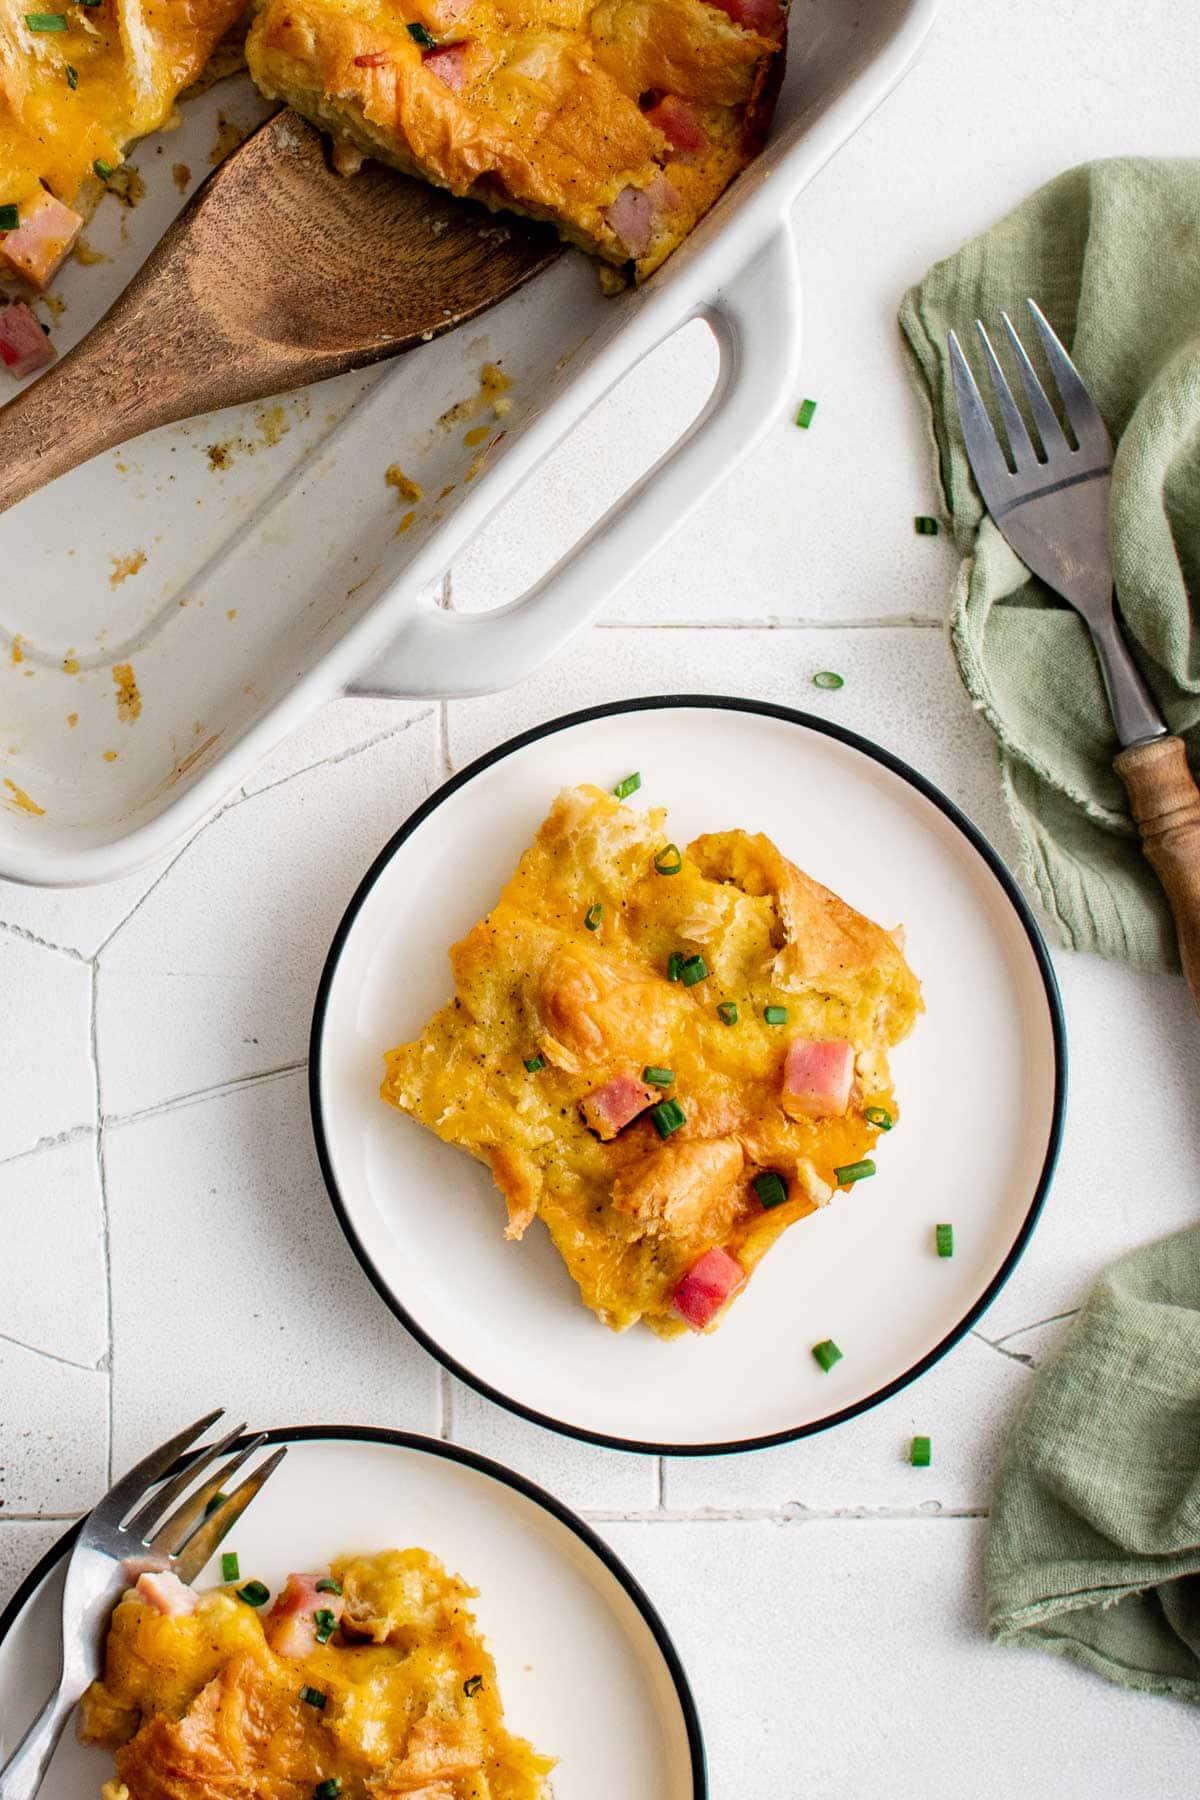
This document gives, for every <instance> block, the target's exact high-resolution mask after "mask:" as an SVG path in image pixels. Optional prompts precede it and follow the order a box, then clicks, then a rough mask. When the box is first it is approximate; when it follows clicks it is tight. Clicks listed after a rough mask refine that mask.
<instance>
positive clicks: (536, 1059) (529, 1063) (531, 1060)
mask: <svg viewBox="0 0 1200 1800" xmlns="http://www.w3.org/2000/svg"><path fill="white" fill-rule="evenodd" d="M545 1066H546V1059H545V1057H544V1056H528V1057H526V1059H525V1067H526V1068H527V1069H528V1071H529V1073H530V1074H531V1075H540V1074H541V1072H542V1070H543V1069H544V1068H545ZM341 1591H342V1590H341V1588H339V1589H338V1593H339V1594H340V1593H341Z"/></svg>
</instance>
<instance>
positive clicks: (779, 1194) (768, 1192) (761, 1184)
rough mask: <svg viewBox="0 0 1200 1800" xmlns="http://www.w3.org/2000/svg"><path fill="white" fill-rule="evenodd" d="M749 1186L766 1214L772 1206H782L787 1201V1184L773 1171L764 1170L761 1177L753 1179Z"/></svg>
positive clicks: (757, 1176)
mask: <svg viewBox="0 0 1200 1800" xmlns="http://www.w3.org/2000/svg"><path fill="white" fill-rule="evenodd" d="M750 1186H751V1187H752V1188H753V1189H754V1191H755V1193H756V1194H757V1195H758V1197H759V1199H760V1200H761V1201H762V1203H763V1205H764V1206H765V1207H766V1209H767V1211H768V1212H770V1210H771V1208H772V1207H773V1206H782V1205H783V1203H784V1201H785V1200H786V1199H787V1182H786V1181H785V1180H784V1179H783V1176H782V1175H777V1174H776V1173H775V1170H774V1169H764V1171H763V1173H762V1174H761V1175H756V1176H755V1177H754V1180H753V1181H752V1182H751V1183H750Z"/></svg>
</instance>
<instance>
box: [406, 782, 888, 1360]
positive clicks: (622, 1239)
mask: <svg viewBox="0 0 1200 1800" xmlns="http://www.w3.org/2000/svg"><path fill="white" fill-rule="evenodd" d="M636 782H637V778H636V777H630V778H629V779H628V780H627V781H626V782H623V783H622V784H621V786H620V787H619V788H618V789H617V795H618V796H620V795H622V794H623V793H625V792H628V791H629V790H630V788H631V785H636ZM665 818H666V815H665V813H664V811H662V810H661V809H659V810H654V811H651V812H647V813H641V812H637V811H635V810H633V809H632V808H631V807H629V806H625V805H623V804H622V803H621V800H620V798H616V797H613V796H612V795H609V794H606V793H603V792H602V791H601V790H600V789H598V788H593V787H579V788H569V789H567V790H566V791H565V792H563V793H562V794H560V795H559V797H558V799H557V800H556V801H555V803H554V805H553V807H552V808H551V811H550V814H549V816H548V818H547V819H546V820H545V822H544V824H543V825H542V827H541V829H540V830H539V832H538V834H537V837H536V839H535V841H534V843H533V844H532V845H531V847H530V848H529V849H528V850H526V852H525V854H524V855H523V856H522V858H521V861H520V864H519V866H518V868H517V871H516V873H515V875H514V876H513V877H512V879H511V880H510V881H509V883H508V885H507V886H506V887H505V889H504V891H503V893H502V894H501V895H500V898H499V900H498V901H497V903H496V905H495V907H494V908H493V909H492V911H491V912H490V913H489V914H488V916H487V917H486V918H485V919H483V920H481V921H480V923H479V924H477V925H476V926H475V927H474V929H473V930H472V931H470V932H469V933H468V935H467V936H466V937H465V938H464V939H463V940H462V942H461V943H459V944H456V945H455V946H454V948H453V949H452V950H451V952H450V962H451V967H452V970H453V975H454V983H455V990H456V991H455V997H454V999H453V1000H451V1001H450V1002H449V1004H448V1005H446V1006H445V1007H443V1008H442V1010H441V1011H440V1012H439V1013H437V1014H436V1016H435V1017H434V1018H433V1019H431V1020H430V1022H429V1024H428V1025H427V1026H426V1028H425V1030H424V1031H423V1033H422V1034H421V1036H420V1037H419V1038H418V1039H417V1040H416V1041H415V1042H414V1043H409V1044H402V1045H401V1046H400V1047H399V1048H398V1049H394V1050H391V1051H389V1052H387V1054H386V1065H387V1067H386V1074H385V1077H384V1081H383V1086H382V1090H381V1092H382V1096H383V1098H384V1099H385V1100H386V1101H388V1102H389V1103H390V1104H391V1105H393V1106H395V1107H398V1108H399V1109H400V1110H401V1111H402V1112H406V1113H409V1114H410V1115H411V1116H412V1117H413V1118H414V1119H416V1120H418V1121H419V1122H420V1123H421V1124H422V1125H425V1126H427V1127H429V1129H430V1130H432V1131H434V1132H436V1133H437V1135H438V1136H439V1137H440V1138H442V1139H444V1140H445V1142H447V1143H448V1144H454V1145H457V1146H458V1147H459V1148H460V1149H462V1150H466V1151H468V1152H469V1153H470V1154H471V1155H472V1156H474V1157H477V1158H478V1159H479V1160H480V1161H481V1162H483V1163H485V1164H486V1165H487V1167H488V1168H489V1169H490V1170H491V1172H492V1175H493V1177H494V1179H495V1181H496V1184H497V1186H498V1187H499V1188H500V1190H501V1192H502V1193H503V1195H504V1199H505V1201H506V1203H507V1209H508V1229H507V1235H508V1236H509V1237H510V1238H520V1237H521V1236H522V1234H523V1233H524V1232H525V1231H526V1229H527V1228H528V1227H529V1225H530V1224H532V1222H533V1221H534V1220H535V1219H539V1218H540V1219H541V1220H542V1222H543V1223H544V1224H545V1226H546V1228H547V1229H548V1231H549V1232H550V1235H551V1237H552V1239H553V1241H554V1244H555V1246H556V1247H557V1249H558V1251H559V1253H560V1255H561V1256H562V1259H563V1261H564V1262H565V1264H566V1266H567V1269H568V1270H569V1272H570V1274H571V1275H572V1277H573V1278H574V1280H575V1281H576V1283H577V1284H578V1286H579V1290H580V1294H581V1296H582V1298H583V1300H584V1302H585V1304H586V1305H587V1306H589V1307H590V1308H591V1309H592V1311H593V1312H595V1313H596V1314H597V1315H598V1317H599V1318H600V1319H601V1320H602V1321H603V1322H604V1323H605V1324H606V1325H609V1326H611V1327H612V1328H613V1329H614V1330H617V1331H621V1330H624V1329H625V1328H626V1327H627V1326H630V1325H632V1324H634V1323H635V1322H637V1321H638V1320H643V1321H644V1322H645V1323H646V1324H648V1325H649V1326H650V1327H651V1328H652V1329H653V1330H654V1331H656V1332H657V1333H659V1334H660V1335H661V1336H663V1337H673V1336H676V1335H678V1334H679V1333H681V1332H683V1331H684V1330H686V1329H687V1328H688V1327H689V1326H690V1327H692V1328H693V1329H694V1330H707V1329H709V1328H711V1327H712V1326H714V1325H715V1324H716V1322H717V1321H718V1319H719V1317H720V1316H721V1314H722V1312H723V1311H724V1308H725V1306H726V1305H727V1303H728V1302H729V1301H730V1300H731V1299H732V1298H733V1297H734V1296H735V1295H736V1294H737V1293H738V1292H740V1290H741V1289H742V1288H743V1287H744V1286H745V1284H746V1281H747V1279H748V1277H749V1276H750V1275H751V1273H752V1272H753V1270H754V1268H755V1267H756V1265H757V1264H758V1263H759V1261H760V1260H761V1259H762V1257H763V1256H764V1255H765V1253H766V1252H767V1250H768V1249H769V1248H770V1247H771V1245H772V1244H773V1243H774V1242H775V1240H776V1239H777V1238H778V1237H779V1236H780V1234H781V1233H782V1232H783V1231H785V1230H786V1229H787V1227H788V1226H789V1225H791V1224H794V1223H795V1221H796V1220H798V1219H801V1218H804V1217H805V1216H806V1215H807V1214H809V1213H812V1212H813V1211H815V1210H816V1209H817V1208H818V1207H820V1206H824V1205H825V1204H826V1202H827V1201H829V1200H830V1199H832V1197H833V1195H834V1193H835V1191H836V1190H837V1189H838V1188H849V1187H851V1186H853V1184H854V1183H855V1182H856V1181H858V1180H861V1179H863V1178H864V1177H865V1176H868V1175H870V1174H873V1173H874V1164H873V1162H872V1161H871V1160H870V1155H869V1153H870V1151H871V1150H872V1148H873V1146H874V1145H875V1143H876V1141H877V1139H878V1138H879V1136H880V1134H881V1133H883V1132H887V1131H890V1130H891V1129H892V1127H893V1125H894V1123H895V1122H896V1119H897V1116H898V1115H897V1105H896V1101H895V1098H894V1096H893V1093H892V1085H891V1075H890V1072H889V1068H888V1054H887V1053H888V1050H889V1049H890V1048H891V1046H892V1045H894V1044H896V1043H898V1042H899V1041H900V1039H902V1038H903V1037H905V1036H906V1035H907V1034H908V1032H909V1031H910V1030H911V1029H912V1026H913V1024H914V1022H915V1020H916V1018H917V1015H918V1013H919V1012H920V1011H921V1010H922V1002H921V991H920V986H919V984H918V982H917V979H916V977H915V976H914V975H913V973H912V971H911V969H910V968H909V967H908V964H907V962H906V961H905V959H904V955H903V952H902V950H901V947H900V943H899V940H898V936H897V935H896V934H894V933H892V932H890V931H885V930H883V929H882V928H881V927H880V926H878V925H875V924H872V922H871V921H870V920H869V919H866V918H864V917H863V915H862V914H861V913H858V912H855V911H854V909H853V908H852V907H850V906H848V905H847V904H846V903H845V902H844V901H842V900H839V899H838V897H837V896H836V895H835V894H832V893H830V892H829V890H828V889H827V888H824V887H822V886H820V884H819V883H817V882H816V881H814V880H812V879H811V878H810V877H809V876H807V875H805V874H802V873H801V871H800V870H799V869H798V868H796V867H795V865H794V864H793V863H791V862H789V861H788V860H787V858H786V857H785V856H783V855H782V854H781V852H780V851H779V850H777V849H776V847H775V845H774V844H773V843H771V841H770V840H769V839H768V838H766V837H763V836H761V835H750V834H748V833H746V832H743V831H723V832H716V833H711V834H708V835H705V836H703V837H700V838H697V839H696V841H695V842H694V843H692V844H690V845H689V846H688V847H687V849H686V850H680V849H679V848H678V847H677V846H676V845H674V844H672V843H670V842H669V841H668V840H667V836H666V825H665Z"/></svg>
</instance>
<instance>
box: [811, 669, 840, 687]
mask: <svg viewBox="0 0 1200 1800" xmlns="http://www.w3.org/2000/svg"><path fill="white" fill-rule="evenodd" d="M845 685H846V683H845V680H844V679H843V677H842V676H841V675H839V674H838V673H837V671H836V670H834V669H818V670H817V672H816V674H815V675H814V676H813V686H814V687H819V688H840V687H845Z"/></svg>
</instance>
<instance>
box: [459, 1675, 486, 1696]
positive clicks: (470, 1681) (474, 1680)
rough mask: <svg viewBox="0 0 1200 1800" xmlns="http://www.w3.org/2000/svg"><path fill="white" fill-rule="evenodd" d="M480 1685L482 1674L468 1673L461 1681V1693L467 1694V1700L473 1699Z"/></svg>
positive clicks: (481, 1684) (481, 1683)
mask: <svg viewBox="0 0 1200 1800" xmlns="http://www.w3.org/2000/svg"><path fill="white" fill-rule="evenodd" d="M482 1686H483V1676H482V1675H468V1677H467V1679H466V1680H465V1681H464V1682H463V1693H464V1694H465V1695H466V1696H467V1699H468V1700H473V1699H474V1698H475V1696H476V1694H477V1693H478V1692H479V1690H480V1688H481V1687H482Z"/></svg>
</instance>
